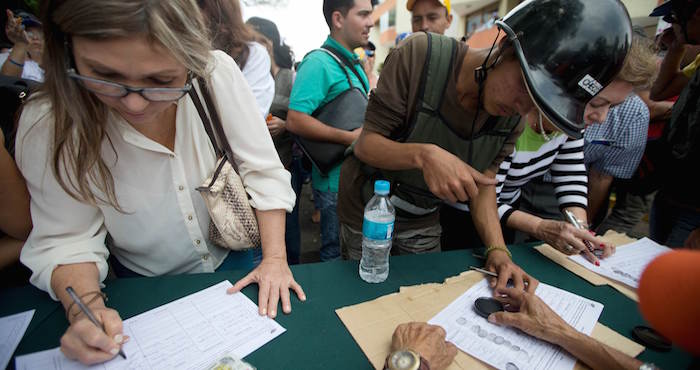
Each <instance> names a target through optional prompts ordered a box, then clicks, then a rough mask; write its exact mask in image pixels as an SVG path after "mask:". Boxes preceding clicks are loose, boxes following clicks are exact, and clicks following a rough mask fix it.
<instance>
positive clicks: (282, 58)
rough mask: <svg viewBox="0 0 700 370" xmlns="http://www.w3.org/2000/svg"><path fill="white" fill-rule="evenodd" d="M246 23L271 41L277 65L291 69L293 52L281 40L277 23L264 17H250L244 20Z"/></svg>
mask: <svg viewBox="0 0 700 370" xmlns="http://www.w3.org/2000/svg"><path fill="white" fill-rule="evenodd" d="M246 24H247V25H248V26H250V27H251V28H253V29H254V30H256V31H258V33H260V34H261V35H263V36H265V38H267V39H268V40H270V42H271V43H272V55H273V57H274V59H275V64H277V66H278V67H280V68H287V69H291V68H292V67H293V66H294V53H293V52H292V49H291V48H290V47H289V46H288V45H287V44H285V43H284V42H283V41H282V38H281V37H280V33H279V30H278V29H277V25H275V23H274V22H272V21H270V20H268V19H265V18H260V17H251V18H249V19H248V21H246Z"/></svg>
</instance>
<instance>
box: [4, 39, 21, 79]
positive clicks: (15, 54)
mask: <svg viewBox="0 0 700 370" xmlns="http://www.w3.org/2000/svg"><path fill="white" fill-rule="evenodd" d="M26 57H27V44H24V43H17V44H15V45H14V46H13V47H12V51H10V54H9V55H8V56H7V59H5V62H4V63H3V64H2V66H1V67H0V74H3V75H5V76H12V77H22V72H23V71H24V63H25V62H26ZM13 62H14V63H13ZM15 63H17V64H19V65H17V64H15Z"/></svg>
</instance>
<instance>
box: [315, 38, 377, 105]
mask: <svg viewBox="0 0 700 370" xmlns="http://www.w3.org/2000/svg"><path fill="white" fill-rule="evenodd" d="M321 49H323V50H328V51H330V52H331V53H333V55H335V56H336V59H338V60H341V61H342V62H343V64H345V66H346V67H348V68H349V69H350V70H351V71H352V73H354V74H355V77H357V80H358V81H360V83H361V84H362V88H363V89H364V90H365V93H366V94H369V86H368V85H365V81H364V80H363V79H362V76H360V72H358V71H357V68H355V65H356V64H359V63H353V62H352V61H350V60H349V59H348V58H347V57H346V56H345V55H343V53H341V52H340V51H339V50H338V49H336V48H334V47H331V46H328V45H323V46H321ZM346 73H347V72H346ZM365 77H367V76H365Z"/></svg>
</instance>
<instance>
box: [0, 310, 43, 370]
mask: <svg viewBox="0 0 700 370" xmlns="http://www.w3.org/2000/svg"><path fill="white" fill-rule="evenodd" d="M34 311H35V310H29V311H25V312H20V313H17V314H14V315H10V316H5V317H2V318H0V369H4V368H6V367H7V364H9V363H10V358H12V354H13V353H14V352H15V349H17V345H18V344H19V342H20V341H21V340H22V337H23V336H24V332H25V331H27V327H28V326H29V323H30V322H31V321H32V317H33V316H34Z"/></svg>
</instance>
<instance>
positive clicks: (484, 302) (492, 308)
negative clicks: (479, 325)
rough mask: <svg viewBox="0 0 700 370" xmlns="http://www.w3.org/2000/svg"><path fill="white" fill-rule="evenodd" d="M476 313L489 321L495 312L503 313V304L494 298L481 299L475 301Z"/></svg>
mask: <svg viewBox="0 0 700 370" xmlns="http://www.w3.org/2000/svg"><path fill="white" fill-rule="evenodd" d="M474 311H476V313H477V314H479V316H481V317H483V318H485V319H487V318H488V317H489V315H490V314H492V313H494V312H499V311H503V304H501V302H499V301H497V300H496V299H494V298H490V297H480V298H477V299H476V301H474Z"/></svg>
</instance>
